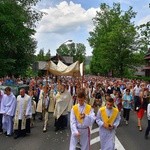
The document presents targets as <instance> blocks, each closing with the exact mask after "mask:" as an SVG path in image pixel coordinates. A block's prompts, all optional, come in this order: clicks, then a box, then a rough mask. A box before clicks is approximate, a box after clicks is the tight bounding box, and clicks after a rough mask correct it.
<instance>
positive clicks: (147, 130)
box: [145, 120, 150, 136]
mask: <svg viewBox="0 0 150 150" xmlns="http://www.w3.org/2000/svg"><path fill="white" fill-rule="evenodd" d="M149 131H150V120H148V126H147V128H146V132H145V135H146V136H148V135H149Z"/></svg>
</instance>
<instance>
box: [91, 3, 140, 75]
mask: <svg viewBox="0 0 150 150" xmlns="http://www.w3.org/2000/svg"><path fill="white" fill-rule="evenodd" d="M135 16H136V13H135V12H133V10H132V7H129V10H127V11H122V10H121V7H120V4H119V3H114V4H113V7H112V8H111V7H110V6H108V5H106V4H105V3H103V4H101V5H100V10H99V11H98V12H97V14H96V17H95V18H94V19H93V21H94V25H95V28H94V30H93V32H90V37H89V39H88V41H89V43H90V45H91V47H92V48H93V57H92V61H91V64H90V68H91V71H92V73H95V74H97V73H101V74H103V75H104V74H108V73H109V72H110V71H112V72H113V73H114V74H115V75H118V76H122V75H124V72H125V69H126V68H127V67H130V66H132V58H133V51H134V50H133V49H132V46H133V45H134V42H135V38H136V35H137V32H136V28H135V25H134V23H132V22H131V19H132V18H134V17H135Z"/></svg>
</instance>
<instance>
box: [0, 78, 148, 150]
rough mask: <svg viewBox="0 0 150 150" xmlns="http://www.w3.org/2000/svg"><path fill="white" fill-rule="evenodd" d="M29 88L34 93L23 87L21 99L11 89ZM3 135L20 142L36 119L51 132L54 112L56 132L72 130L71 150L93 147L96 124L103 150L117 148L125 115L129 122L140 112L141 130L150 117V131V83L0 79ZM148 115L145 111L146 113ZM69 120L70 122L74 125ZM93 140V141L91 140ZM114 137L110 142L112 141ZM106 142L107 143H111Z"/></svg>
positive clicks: (97, 80)
mask: <svg viewBox="0 0 150 150" xmlns="http://www.w3.org/2000/svg"><path fill="white" fill-rule="evenodd" d="M13 84H28V85H29V90H28V91H27V92H26V91H25V89H23V88H22V89H20V91H19V92H20V93H19V94H18V96H17V97H15V96H14V94H13V93H12V91H11V88H10V85H13ZM0 85H8V86H7V87H6V88H5V91H2V90H0V133H1V134H2V133H4V134H6V136H11V135H12V134H13V135H14V138H15V139H17V138H19V137H20V136H26V134H29V133H30V128H31V127H32V126H34V120H35V119H36V118H37V114H39V115H38V119H40V120H42V121H43V132H46V131H47V125H48V119H49V113H53V116H54V118H55V123H54V125H55V131H58V130H64V129H66V128H67V126H68V124H69V125H70V129H71V133H72V134H71V139H70V150H75V148H76V147H77V146H79V147H80V148H81V150H89V149H90V144H89V141H90V136H89V134H90V130H89V129H90V128H91V126H92V125H93V123H94V122H95V123H97V125H98V126H99V130H100V132H99V133H100V138H101V149H102V150H105V149H109V148H110V149H114V148H115V146H114V138H115V130H116V129H117V126H118V125H119V123H120V120H121V116H122V118H123V120H124V121H125V124H126V125H129V124H130V112H131V110H133V111H135V112H136V114H137V126H138V130H139V131H140V132H141V131H142V130H143V128H142V118H143V116H144V114H146V113H147V117H148V126H147V129H146V131H145V139H148V135H149V131H150V104H149V99H150V83H149V82H145V81H140V80H130V79H120V78H107V77H100V76H85V77H84V78H72V77H52V76H51V77H37V78H23V79H22V78H21V77H20V78H17V79H15V78H14V77H13V78H10V77H5V78H0ZM145 112H146V113H145ZM69 122H70V123H69ZM87 137H88V138H87ZM110 139H111V140H110ZM106 141H109V142H107V144H106Z"/></svg>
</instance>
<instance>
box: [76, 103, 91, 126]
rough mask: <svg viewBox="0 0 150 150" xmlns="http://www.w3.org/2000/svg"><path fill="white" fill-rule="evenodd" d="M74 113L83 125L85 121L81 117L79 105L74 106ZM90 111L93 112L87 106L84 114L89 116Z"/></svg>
mask: <svg viewBox="0 0 150 150" xmlns="http://www.w3.org/2000/svg"><path fill="white" fill-rule="evenodd" d="M73 111H74V114H75V116H76V118H77V120H78V122H79V123H81V124H82V123H83V119H81V117H80V111H79V108H78V104H76V105H74V106H73ZM90 111H91V106H90V105H88V104H86V105H85V108H84V114H85V115H89V113H90Z"/></svg>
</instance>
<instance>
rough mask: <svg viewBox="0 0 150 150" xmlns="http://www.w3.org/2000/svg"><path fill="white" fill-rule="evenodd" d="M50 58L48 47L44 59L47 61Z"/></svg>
mask: <svg viewBox="0 0 150 150" xmlns="http://www.w3.org/2000/svg"><path fill="white" fill-rule="evenodd" d="M50 59H51V50H50V49H48V51H47V53H46V55H45V60H46V61H49V60H50Z"/></svg>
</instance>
